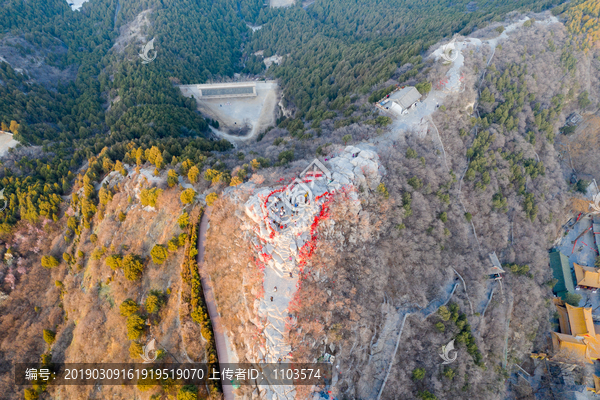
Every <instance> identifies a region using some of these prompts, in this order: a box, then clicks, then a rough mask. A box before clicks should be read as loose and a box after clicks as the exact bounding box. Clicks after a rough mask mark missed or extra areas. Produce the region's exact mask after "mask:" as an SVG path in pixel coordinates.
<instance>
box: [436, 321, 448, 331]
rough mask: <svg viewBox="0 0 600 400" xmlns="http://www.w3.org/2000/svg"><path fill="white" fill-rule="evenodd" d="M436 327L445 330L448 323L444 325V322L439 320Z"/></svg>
mask: <svg viewBox="0 0 600 400" xmlns="http://www.w3.org/2000/svg"><path fill="white" fill-rule="evenodd" d="M435 329H437V330H438V332H444V331H445V330H446V325H444V323H443V322H438V323H436V324H435Z"/></svg>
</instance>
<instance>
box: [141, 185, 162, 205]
mask: <svg viewBox="0 0 600 400" xmlns="http://www.w3.org/2000/svg"><path fill="white" fill-rule="evenodd" d="M162 192H163V191H162V189H159V188H152V189H142V191H141V192H140V201H141V202H142V206H144V207H146V206H150V207H156V202H157V200H158V196H160V195H161V193H162Z"/></svg>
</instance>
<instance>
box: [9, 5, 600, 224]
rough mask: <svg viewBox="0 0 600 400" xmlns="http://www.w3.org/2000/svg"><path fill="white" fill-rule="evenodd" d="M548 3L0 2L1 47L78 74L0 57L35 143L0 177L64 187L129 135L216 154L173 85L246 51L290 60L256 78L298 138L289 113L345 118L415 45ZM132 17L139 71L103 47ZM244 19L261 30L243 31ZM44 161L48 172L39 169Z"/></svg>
mask: <svg viewBox="0 0 600 400" xmlns="http://www.w3.org/2000/svg"><path fill="white" fill-rule="evenodd" d="M551 6H552V2H550V1H547V0H546V1H542V2H539V1H538V2H534V1H531V0H519V1H517V2H505V1H491V0H488V1H483V2H478V3H477V4H476V6H474V5H473V4H472V3H470V2H468V1H466V0H462V1H459V2H449V1H445V2H442V3H440V2H434V1H425V2H423V1H419V2H417V1H413V0H395V1H392V2H389V1H388V2H383V1H380V0H369V1H367V2H366V3H365V2H364V1H361V2H358V1H339V0H334V1H321V0H318V1H316V2H315V3H314V4H312V5H311V6H309V7H307V8H306V9H304V8H302V7H301V6H300V5H296V6H292V7H289V8H283V9H271V8H268V7H264V5H263V2H262V1H260V0H243V1H241V2H234V1H231V0H219V1H212V2H209V1H192V0H177V1H176V0H137V1H129V2H118V1H117V0H94V1H90V2H86V3H84V4H83V6H82V8H81V9H80V11H78V12H73V11H71V9H70V7H69V6H68V4H67V3H66V2H65V1H64V0H50V1H40V0H32V1H28V2H21V1H18V0H8V1H6V2H5V3H4V4H3V7H2V9H1V10H0V18H2V20H3V21H5V22H4V23H3V25H2V26H1V27H0V41H1V42H2V43H4V44H5V45H8V46H13V47H15V48H18V49H19V51H20V52H21V53H22V55H23V56H27V55H31V54H34V55H37V56H42V57H43V58H44V62H45V63H46V64H47V65H48V66H52V67H56V68H59V69H61V70H64V69H66V68H74V70H75V71H77V72H76V75H75V76H72V80H70V81H69V80H67V81H59V82H56V83H55V84H54V85H48V84H45V85H42V84H39V83H36V81H35V79H31V76H28V75H27V73H25V74H21V73H18V72H15V70H14V68H12V67H11V66H10V65H8V64H7V63H0V98H1V99H2V102H0V122H2V123H3V124H5V125H6V126H8V125H9V124H10V123H11V121H15V122H16V123H18V124H19V129H18V132H17V134H16V135H15V137H16V138H17V139H18V140H19V141H21V142H23V143H24V144H28V145H38V146H43V152H44V153H43V154H42V155H40V156H37V159H38V160H37V163H33V164H32V163H31V162H30V161H25V162H18V163H15V164H14V165H12V167H11V170H8V169H6V170H5V171H4V175H5V176H6V177H9V176H11V175H13V174H17V175H19V174H33V176H34V178H32V179H34V180H35V181H36V182H37V181H38V180H39V185H40V187H47V188H48V189H46V191H47V192H48V193H53V194H56V195H64V194H66V191H68V190H69V187H70V183H71V181H72V178H73V177H74V176H75V175H74V172H75V170H76V168H78V167H79V166H80V165H81V164H82V162H83V161H84V160H86V159H89V158H90V157H92V156H97V155H98V154H99V152H100V151H101V150H103V149H105V148H107V149H108V150H107V151H105V152H104V157H111V162H115V161H117V160H119V161H122V157H124V155H125V153H126V151H125V150H124V149H125V148H126V144H127V143H129V142H132V141H133V143H134V145H135V146H139V145H143V146H147V147H151V146H158V148H160V149H161V151H167V146H166V142H165V141H166V140H168V139H169V138H185V141H184V142H183V143H188V144H189V141H190V140H191V141H194V140H196V139H197V140H201V141H202V142H201V144H198V143H197V145H196V146H195V147H194V149H201V151H202V152H204V153H203V154H196V152H195V150H194V151H191V150H185V146H183V147H182V148H181V149H180V151H179V152H178V153H177V154H171V152H169V151H167V153H168V154H169V155H171V156H175V157H179V156H181V155H182V154H192V153H193V154H195V156H194V157H195V161H199V160H200V159H202V160H204V159H206V156H207V155H209V153H210V151H213V150H217V151H219V150H224V149H227V148H228V145H226V144H224V143H219V142H214V141H210V140H206V139H207V132H208V123H207V122H206V121H205V120H204V119H203V118H202V117H201V116H200V115H199V114H198V113H197V111H196V104H195V101H194V100H193V99H185V98H184V97H183V96H182V95H181V94H180V93H179V91H178V89H177V88H176V87H174V83H203V82H206V81H207V80H209V79H217V80H218V79H222V78H225V77H230V76H232V75H233V73H235V72H243V71H245V72H255V73H258V72H261V71H262V70H263V65H262V62H261V60H260V58H258V57H256V56H254V55H253V53H254V52H256V51H258V50H264V55H265V56H269V55H272V54H279V55H289V56H288V57H287V58H286V59H285V61H284V63H283V64H282V65H280V66H274V67H273V68H272V69H270V70H269V74H271V75H272V76H274V77H276V78H279V80H280V81H281V84H282V86H283V92H284V96H285V99H286V101H288V102H289V105H290V106H291V107H292V108H293V109H295V110H296V118H297V120H296V121H294V122H293V123H290V121H288V122H286V124H287V125H285V124H284V126H282V127H283V128H286V126H287V129H289V130H290V131H293V130H294V129H295V130H296V131H298V132H300V134H301V133H302V131H303V129H302V128H301V127H300V125H301V123H300V121H301V120H308V121H311V120H312V121H313V125H315V124H316V125H315V126H318V124H319V122H320V121H322V120H325V119H328V118H332V117H335V116H336V115H338V114H337V112H339V110H347V111H346V113H348V114H351V113H352V111H353V109H352V108H351V107H350V108H348V107H349V105H350V104H351V103H352V102H353V101H355V99H356V98H357V96H360V95H364V94H368V93H370V92H372V91H373V90H374V89H376V88H377V85H379V84H381V83H383V82H385V81H386V80H388V79H389V78H390V77H391V76H392V75H393V74H395V73H397V71H398V70H399V67H400V66H403V65H405V66H406V65H407V64H408V69H406V68H405V70H404V72H403V75H402V78H405V79H406V78H409V77H411V76H415V75H416V74H417V73H418V71H419V70H420V69H421V68H422V67H423V63H422V58H421V55H422V53H423V51H424V50H426V49H427V48H428V47H429V46H430V45H432V44H433V43H435V42H437V41H439V40H440V39H442V38H443V37H445V36H449V35H452V34H453V33H463V34H467V33H470V32H471V31H472V30H474V29H475V28H477V27H480V26H481V25H483V24H485V23H487V22H489V21H491V20H494V19H501V18H503V16H504V15H505V14H506V13H507V12H510V11H513V10H533V11H540V10H543V9H547V8H549V7H551ZM578 7H582V6H578ZM583 7H584V8H583V10H588V9H589V6H583ZM142 12H144V13H145V14H147V18H148V22H149V23H148V25H144V26H142V27H141V28H140V29H141V31H142V34H143V35H144V37H146V39H147V40H149V39H150V38H152V37H153V38H155V39H156V41H155V46H156V51H157V54H158V55H159V56H158V57H157V58H156V60H154V61H153V62H152V63H150V64H147V65H142V64H141V62H140V61H141V60H140V59H139V58H138V56H137V52H138V51H139V49H138V48H137V44H138V43H137V42H136V43H129V45H127V46H125V48H124V50H123V51H119V49H118V48H116V47H115V43H116V41H117V40H118V39H119V37H120V35H122V34H123V33H125V34H126V33H127V32H128V31H127V28H128V26H129V24H131V23H132V21H134V20H135V19H136V18H137V17H139V16H140V13H142ZM574 12H575V11H574ZM584 12H585V13H587V14H590V15H593V11H589V10H588V11H584ZM586 18H587V17H586ZM573 19H574V20H575V17H573ZM248 23H252V24H256V25H262V29H260V30H258V31H256V32H254V33H253V32H252V31H251V30H250V29H249V28H248V26H247V24H248ZM15 38H19V39H20V40H25V41H26V44H27V45H26V46H23V45H21V44H19V43H17V42H15ZM353 118H354V119H349V120H348V121H346V122H347V123H352V122H357V121H359V120H360V121H362V122H365V123H370V124H377V125H386V124H387V123H389V122H388V121H387V120H384V119H382V118H378V119H377V118H370V117H369V115H366V114H365V116H364V117H363V118H362V119H357V118H356V117H353ZM336 126H337V125H336ZM340 126H343V125H342V124H340ZM294 127H295V128H294ZM194 138H196V139H194ZM17 153H18V152H17ZM17 157H19V155H18V154H17ZM169 161H170V160H167V162H169ZM48 168H49V169H51V170H52V171H53V172H54V173H53V174H50V175H48V174H45V173H43V172H42V171H43V170H44V169H48ZM12 182H13V183H10V184H9V187H8V188H7V191H8V193H15V194H16V193H17V192H18V191H19V190H27V188H26V187H24V186H22V185H24V181H22V180H13V181H12ZM15 185H20V186H15ZM43 202H47V200H46V199H45V198H43V197H39V196H33V198H32V199H31V204H33V205H32V207H33V208H34V209H36V208H37V209H38V210H39V209H41V208H48V207H47V206H46V204H45V203H43ZM19 203H20V200H19V197H18V196H17V197H16V198H15V200H14V203H11V206H10V209H11V213H8V214H10V218H9V217H8V216H5V217H2V221H3V222H4V223H5V225H4V228H5V229H8V227H9V226H10V225H11V224H13V223H14V222H15V221H17V220H18V219H19V218H23V217H24V215H21V214H20V212H19V211H18V210H19V209H22V207H20V206H19ZM51 208H52V207H50V209H51ZM29 215H32V214H31V213H29Z"/></svg>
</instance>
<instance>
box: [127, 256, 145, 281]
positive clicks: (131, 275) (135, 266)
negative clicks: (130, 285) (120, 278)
mask: <svg viewBox="0 0 600 400" xmlns="http://www.w3.org/2000/svg"><path fill="white" fill-rule="evenodd" d="M143 271H144V263H143V262H142V259H141V258H140V257H139V256H138V255H135V254H127V255H126V256H125V257H123V272H125V278H127V279H129V280H130V281H136V280H138V279H140V278H141V276H142V272H143Z"/></svg>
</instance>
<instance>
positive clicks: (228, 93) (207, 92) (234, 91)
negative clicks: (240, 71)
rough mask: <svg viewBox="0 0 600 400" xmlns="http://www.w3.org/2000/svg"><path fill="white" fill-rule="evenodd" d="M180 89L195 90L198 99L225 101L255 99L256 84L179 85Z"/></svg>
mask: <svg viewBox="0 0 600 400" xmlns="http://www.w3.org/2000/svg"><path fill="white" fill-rule="evenodd" d="M179 88H180V89H195V90H197V91H198V94H199V95H198V98H202V99H227V98H237V97H256V95H257V94H256V82H231V83H213V84H204V85H180V86H179Z"/></svg>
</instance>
